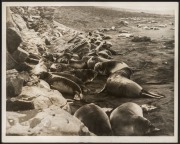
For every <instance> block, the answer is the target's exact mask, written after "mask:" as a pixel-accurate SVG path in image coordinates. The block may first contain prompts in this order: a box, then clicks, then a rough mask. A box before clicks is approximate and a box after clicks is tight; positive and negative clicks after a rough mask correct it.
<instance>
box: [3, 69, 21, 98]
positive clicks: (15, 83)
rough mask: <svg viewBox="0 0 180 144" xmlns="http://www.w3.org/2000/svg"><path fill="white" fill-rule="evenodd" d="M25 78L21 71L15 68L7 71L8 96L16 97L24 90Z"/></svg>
mask: <svg viewBox="0 0 180 144" xmlns="http://www.w3.org/2000/svg"><path fill="white" fill-rule="evenodd" d="M23 82H24V80H23V79H22V78H21V77H20V76H19V73H18V72H17V71H16V70H15V69H13V70H8V71H7V72H6V92H7V96H8V97H15V96H17V95H19V94H20V93H21V91H22V87H23Z"/></svg>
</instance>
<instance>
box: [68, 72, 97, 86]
mask: <svg viewBox="0 0 180 144" xmlns="http://www.w3.org/2000/svg"><path fill="white" fill-rule="evenodd" d="M66 72H67V73H70V74H72V75H74V76H76V77H78V78H79V79H80V80H82V82H84V83H87V82H91V81H93V80H94V79H95V78H96V76H97V72H95V71H94V70H91V69H76V70H70V71H66Z"/></svg>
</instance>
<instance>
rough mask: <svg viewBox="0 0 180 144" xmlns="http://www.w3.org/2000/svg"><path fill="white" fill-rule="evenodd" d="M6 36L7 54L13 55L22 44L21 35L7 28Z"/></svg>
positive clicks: (13, 29)
mask: <svg viewBox="0 0 180 144" xmlns="http://www.w3.org/2000/svg"><path fill="white" fill-rule="evenodd" d="M6 33H7V36H6V43H7V49H8V52H9V53H13V52H14V51H16V50H17V48H18V46H19V45H20V43H21V42H22V39H21V35H20V34H19V32H18V31H17V30H16V29H15V28H12V27H10V28H8V29H7V32H6Z"/></svg>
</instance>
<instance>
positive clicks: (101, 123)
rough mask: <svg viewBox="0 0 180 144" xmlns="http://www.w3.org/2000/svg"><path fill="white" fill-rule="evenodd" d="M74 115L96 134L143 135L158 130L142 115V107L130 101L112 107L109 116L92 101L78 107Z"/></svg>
mask: <svg viewBox="0 0 180 144" xmlns="http://www.w3.org/2000/svg"><path fill="white" fill-rule="evenodd" d="M74 116H76V117H77V118H78V119H79V120H81V121H82V122H83V123H84V124H85V125H86V126H87V127H88V129H89V130H90V131H91V132H93V133H94V134H96V135H98V136H110V135H114V136H143V135H147V134H149V133H151V132H154V131H159V129H158V128H156V127H155V126H154V125H153V124H152V123H151V122H150V121H149V120H147V119H146V118H145V117H143V110H142V108H141V107H140V106H139V105H137V104H136V103H132V102H127V103H124V104H122V105H120V106H119V107H117V108H116V109H114V110H113V111H112V112H111V114H110V117H108V115H107V114H106V113H105V112H104V111H103V110H102V109H101V108H100V107H99V106H97V105H95V104H93V103H91V104H86V105H84V106H82V107H80V108H79V109H78V110H77V111H76V112H75V114H74Z"/></svg>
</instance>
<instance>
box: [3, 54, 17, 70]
mask: <svg viewBox="0 0 180 144" xmlns="http://www.w3.org/2000/svg"><path fill="white" fill-rule="evenodd" d="M17 65H18V63H17V62H16V61H15V60H14V59H13V57H12V56H11V54H10V53H9V52H8V51H6V69H7V70H10V69H14V68H15V67H16V66H17Z"/></svg>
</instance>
